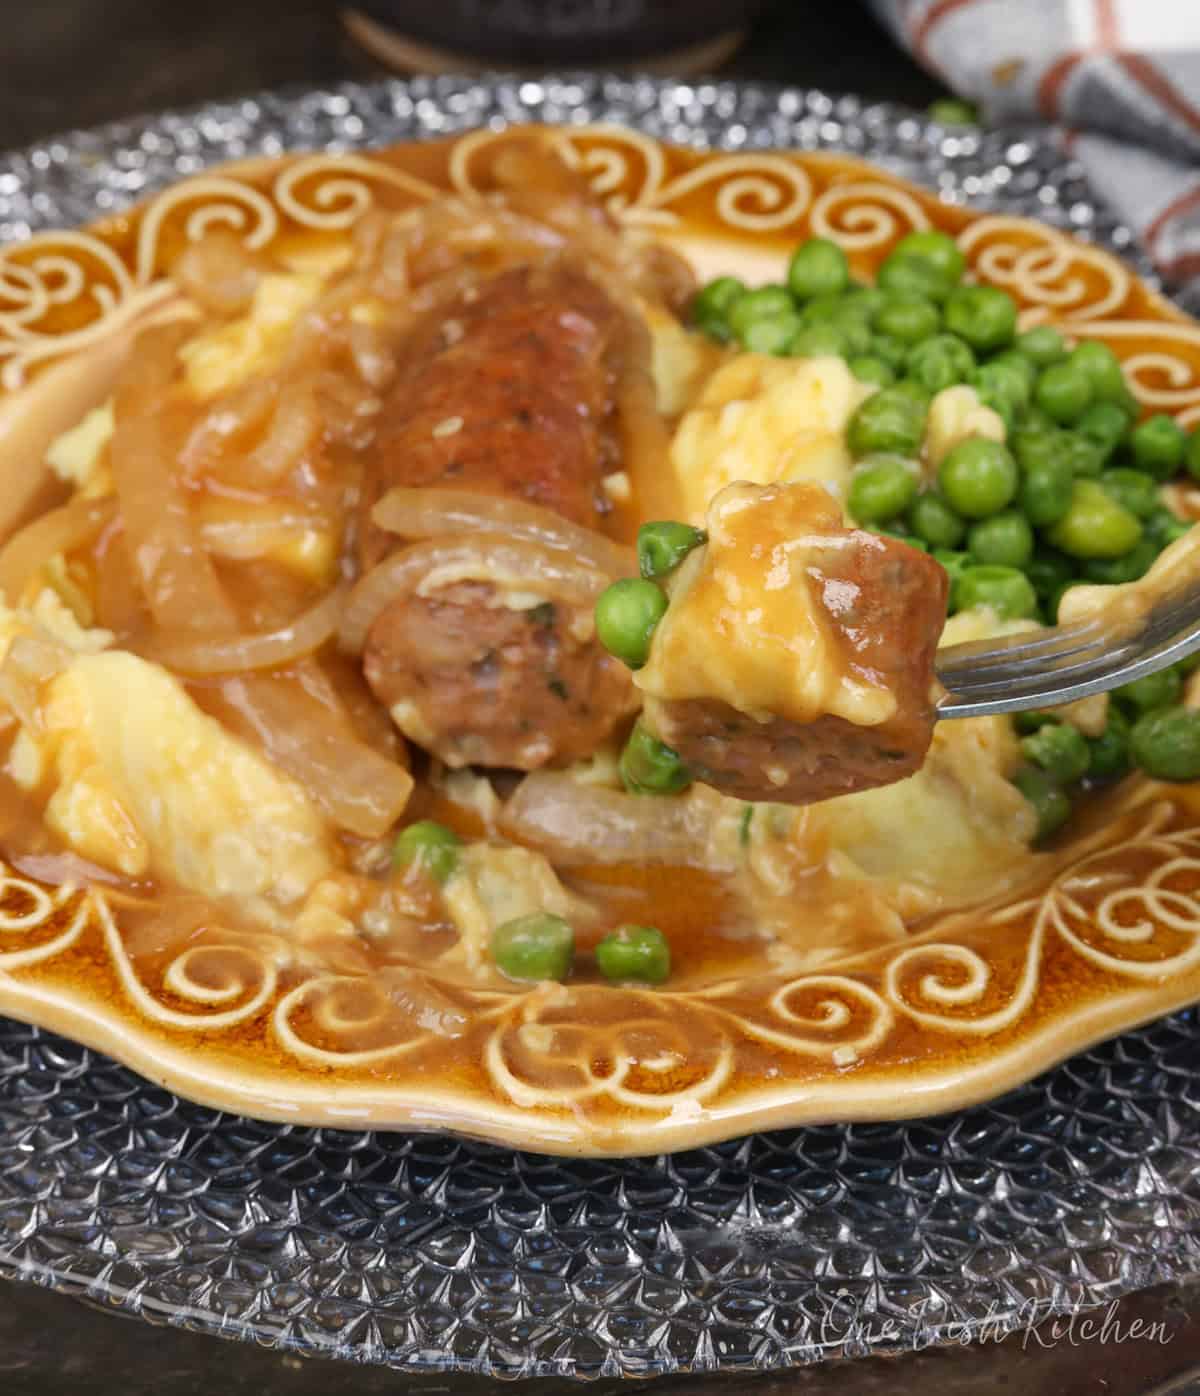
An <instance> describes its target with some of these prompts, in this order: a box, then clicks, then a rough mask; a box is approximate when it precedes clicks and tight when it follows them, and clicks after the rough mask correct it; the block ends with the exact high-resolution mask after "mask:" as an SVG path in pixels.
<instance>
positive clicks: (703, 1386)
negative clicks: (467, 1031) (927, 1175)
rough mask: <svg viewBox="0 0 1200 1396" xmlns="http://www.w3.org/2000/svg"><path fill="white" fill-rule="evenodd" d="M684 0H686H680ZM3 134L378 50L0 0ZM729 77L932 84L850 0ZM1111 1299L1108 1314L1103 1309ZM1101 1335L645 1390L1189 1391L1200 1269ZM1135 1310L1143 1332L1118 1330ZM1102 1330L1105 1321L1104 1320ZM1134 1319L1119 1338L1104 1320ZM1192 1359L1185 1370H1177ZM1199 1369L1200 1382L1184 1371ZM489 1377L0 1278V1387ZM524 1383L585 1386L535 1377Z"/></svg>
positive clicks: (296, 17) (257, 19)
mask: <svg viewBox="0 0 1200 1396" xmlns="http://www.w3.org/2000/svg"><path fill="white" fill-rule="evenodd" d="M679 2H680V3H681V4H683V3H686V0H679ZM0 9H2V10H3V12H4V14H5V19H6V21H7V22H6V23H5V25H4V30H5V33H4V41H3V44H0V149H4V148H8V147H11V146H15V145H21V144H23V143H25V142H28V141H33V140H36V139H39V138H40V137H43V136H46V135H49V134H50V133H52V132H54V131H58V130H63V129H65V128H67V127H78V126H90V125H94V124H96V123H98V122H102V121H108V120H112V119H114V118H117V117H121V116H128V115H132V114H135V113H137V112H142V111H148V110H152V109H154V108H157V107H165V106H178V105H185V104H188V103H193V102H200V101H204V100H206V99H209V98H218V97H226V96H231V95H234V94H237V93H242V92H246V91H250V90H253V89H256V88H262V87H273V86H280V85H283V84H285V83H312V84H314V85H316V84H321V83H326V82H331V81H336V80H338V79H343V78H354V77H370V76H373V75H375V74H376V73H378V72H379V71H380V70H379V69H378V67H377V66H376V65H375V64H374V63H373V62H372V61H371V60H370V59H369V58H367V57H366V56H365V55H364V54H363V53H362V52H361V51H360V50H358V49H357V48H356V47H355V46H354V45H353V44H352V43H351V42H350V40H349V39H347V38H346V37H345V35H344V34H343V32H342V30H341V27H340V25H339V22H338V19H337V14H336V5H335V4H334V3H333V0H203V3H199V4H188V3H184V0H25V2H24V3H18V0H0ZM726 71H727V72H729V73H730V74H732V75H734V76H738V77H752V78H766V79H770V80H773V81H778V82H790V83H797V84H800V85H808V86H818V87H824V88H827V89H830V90H843V91H854V92H859V93H861V94H863V95H865V96H869V97H873V98H879V99H884V98H888V99H892V100H895V101H901V102H907V103H910V104H912V105H914V106H924V105H925V104H927V103H928V102H929V101H931V100H932V99H933V98H934V97H936V96H938V95H940V88H939V87H938V85H937V84H936V83H935V82H934V81H933V80H932V79H931V78H930V77H928V76H927V75H926V74H925V73H923V72H922V71H921V70H920V69H919V68H917V67H916V66H915V65H914V64H913V63H911V62H910V61H909V60H908V59H907V58H905V57H904V56H903V55H902V54H901V53H899V52H898V51H897V50H896V49H895V48H894V47H893V45H892V44H891V42H890V41H889V39H888V37H887V35H886V34H885V33H884V32H883V30H881V29H880V28H879V27H878V26H877V25H876V24H875V22H874V20H873V19H871V18H870V16H869V15H868V13H867V12H866V10H865V8H860V7H859V6H858V5H857V4H855V3H853V0H842V3H840V4H821V5H817V4H809V3H806V0H780V3H777V4H776V5H775V6H774V8H773V9H772V10H771V11H770V13H769V14H768V15H767V17H766V18H765V19H764V20H762V21H761V22H760V24H759V25H758V26H757V27H756V29H755V30H754V33H753V35H752V36H751V39H750V42H749V43H748V44H747V45H746V47H745V48H744V49H743V50H742V52H741V53H740V54H739V55H738V57H737V58H736V59H735V60H734V61H733V62H732V63H731V64H730V65H729V66H728V68H727V69H726ZM1102 1317H1103V1316H1101V1318H1102ZM1116 1318H1117V1319H1118V1320H1119V1327H1116V1326H1114V1324H1112V1323H1110V1324H1109V1325H1108V1330H1107V1335H1106V1336H1104V1337H1103V1338H1102V1337H1100V1336H1096V1337H1092V1338H1090V1339H1089V1338H1088V1337H1087V1336H1086V1331H1085V1328H1084V1326H1083V1324H1082V1322H1080V1321H1077V1322H1076V1323H1075V1324H1074V1325H1067V1324H1060V1325H1059V1326H1058V1328H1057V1329H1055V1328H1050V1327H1043V1328H1041V1329H1038V1330H1035V1331H1033V1332H1030V1333H1023V1334H1017V1335H1014V1336H1013V1337H1012V1338H1010V1339H1008V1340H1006V1341H1005V1342H1003V1343H992V1344H985V1345H984V1346H982V1347H973V1348H949V1349H938V1350H936V1351H934V1350H930V1351H925V1352H919V1353H912V1354H906V1355H904V1356H901V1357H895V1358H875V1359H871V1360H867V1361H861V1362H854V1363H840V1362H839V1363H829V1364H825V1365H824V1366H821V1367H815V1368H807V1369H799V1370H797V1371H795V1372H791V1373H786V1374H777V1375H771V1376H766V1377H761V1378H750V1377H737V1378H732V1379H719V1378H717V1379H714V1378H708V1379H701V1378H692V1377H677V1378H671V1379H668V1380H663V1381H657V1382H651V1383H649V1384H645V1385H643V1384H640V1383H639V1384H637V1385H636V1386H635V1387H633V1388H632V1390H634V1391H636V1392H643V1393H645V1396H667V1393H671V1396H702V1393H703V1394H707V1393H712V1392H728V1393H729V1396H743V1393H744V1396H800V1393H818V1392H822V1393H823V1392H829V1391H833V1390H835V1389H836V1390H838V1391H840V1392H855V1393H875V1392H884V1391H888V1392H890V1393H893V1396H900V1393H904V1392H908V1391H914V1392H916V1391H920V1392H927V1391H934V1390H936V1391H937V1392H938V1393H939V1396H965V1393H976V1392H992V1391H996V1390H1006V1391H1011V1392H1013V1393H1020V1396H1076V1393H1079V1396H1084V1394H1085V1393H1093V1392H1098V1393H1105V1396H1135V1393H1136V1394H1137V1396H1145V1393H1149V1392H1154V1391H1161V1392H1166V1391H1167V1390H1170V1391H1173V1392H1183V1391H1186V1390H1200V1286H1195V1287H1163V1288H1160V1289H1157V1290H1151V1291H1147V1292H1146V1293H1145V1294H1141V1295H1136V1296H1133V1297H1131V1298H1128V1299H1125V1300H1123V1301H1122V1302H1121V1304H1120V1306H1119V1311H1118V1313H1117V1315H1116ZM1136 1320H1140V1321H1141V1331H1147V1330H1149V1329H1150V1328H1151V1325H1157V1327H1155V1328H1153V1329H1152V1331H1153V1333H1154V1334H1155V1336H1154V1337H1152V1338H1149V1339H1145V1338H1142V1339H1133V1340H1128V1337H1127V1335H1128V1334H1129V1333H1130V1332H1131V1331H1137V1330H1135V1329H1134V1324H1135V1321H1136ZM1093 1330H1094V1331H1095V1332H1096V1333H1097V1334H1101V1333H1103V1331H1104V1330H1103V1327H1102V1324H1101V1323H1100V1322H1093ZM1114 1333H1122V1334H1124V1335H1126V1337H1127V1340H1126V1341H1124V1342H1120V1343H1117V1342H1114V1341H1113V1334H1114ZM1189 1373H1190V1374H1191V1376H1190V1377H1189V1375H1188V1374H1189ZM1193 1382H1195V1383H1196V1384H1195V1385H1193ZM496 1389H497V1383H495V1382H490V1381H475V1380H456V1379H454V1378H451V1377H421V1378H405V1377H403V1376H400V1375H397V1374H396V1373H393V1372H388V1371H386V1370H382V1369H363V1368H358V1367H349V1366H345V1367H342V1366H337V1365H334V1364H330V1363H328V1362H316V1361H300V1360H298V1359H296V1358H293V1357H284V1356H280V1355H279V1354H277V1353H274V1352H270V1351H266V1350H264V1349H261V1348H256V1347H252V1346H249V1345H245V1346H239V1347H237V1348H233V1347H230V1346H228V1345H226V1344H224V1343H221V1342H219V1341H218V1340H216V1339H212V1338H206V1337H199V1336H196V1335H194V1334H190V1333H185V1332H179V1331H176V1330H171V1329H167V1330H164V1329H153V1328H150V1327H148V1326H146V1325H144V1324H140V1323H137V1322H134V1321H131V1320H128V1319H124V1318H121V1317H118V1316H115V1315H113V1314H111V1313H107V1312H105V1311H104V1310H103V1309H102V1308H98V1307H90V1306H85V1305H83V1304H80V1303H78V1302H76V1301H73V1300H69V1299H65V1298H63V1297H62V1296H59V1295H56V1294H52V1293H49V1292H48V1291H46V1290H43V1289H39V1288H36V1287H34V1286H23V1285H12V1284H3V1283H0V1396H68V1393H69V1396H77V1393H79V1392H82V1391H86V1392H87V1393H88V1396H143V1394H145V1396H150V1393H153V1396H209V1393H214V1396H215V1393H217V1392H219V1393H220V1394H221V1396H263V1393H266V1396H317V1393H320V1396H340V1393H343V1392H345V1393H349V1392H354V1393H355V1396H375V1393H398V1394H400V1393H402V1394H403V1396H483V1393H485V1392H495V1391H496ZM503 1389H504V1390H514V1391H518V1390H519V1391H520V1392H521V1393H523V1396H550V1393H556V1396H557V1394H558V1393H563V1392H565V1391H576V1392H577V1391H588V1392H590V1393H592V1396H615V1393H616V1392H617V1391H618V1390H621V1391H622V1392H624V1391H628V1390H629V1389H630V1388H629V1387H628V1386H624V1387H622V1386H621V1384H620V1383H611V1382H602V1383H598V1384H595V1385H590V1386H587V1387H577V1386H569V1385H568V1384H565V1383H562V1382H534V1383H527V1384H524V1385H522V1386H520V1387H519V1388H518V1387H509V1386H508V1384H507V1383H506V1384H504V1387H503Z"/></svg>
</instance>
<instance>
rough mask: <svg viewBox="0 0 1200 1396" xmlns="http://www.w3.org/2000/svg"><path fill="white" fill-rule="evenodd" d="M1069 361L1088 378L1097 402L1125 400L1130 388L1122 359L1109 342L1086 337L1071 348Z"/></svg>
mask: <svg viewBox="0 0 1200 1396" xmlns="http://www.w3.org/2000/svg"><path fill="white" fill-rule="evenodd" d="M1067 362H1068V363H1069V364H1071V366H1072V367H1073V368H1076V369H1078V370H1079V371H1080V372H1081V373H1083V375H1084V377H1085V378H1087V380H1088V383H1089V384H1090V385H1091V389H1092V397H1093V398H1094V399H1095V400H1096V401H1097V402H1124V401H1125V399H1126V397H1127V394H1128V389H1127V388H1126V386H1125V374H1124V372H1123V371H1122V369H1121V360H1120V359H1118V358H1117V356H1116V355H1115V354H1114V353H1113V351H1112V350H1111V349H1110V348H1109V347H1108V345H1107V344H1102V343H1101V342H1100V341H1099V340H1098V339H1085V340H1084V341H1083V342H1082V343H1081V344H1077V345H1076V346H1075V348H1074V349H1072V350H1071V353H1070V355H1069V357H1068V359H1067Z"/></svg>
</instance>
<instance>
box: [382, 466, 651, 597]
mask: <svg viewBox="0 0 1200 1396" xmlns="http://www.w3.org/2000/svg"><path fill="white" fill-rule="evenodd" d="M371 518H372V520H373V521H374V523H376V524H377V525H378V526H379V527H380V528H382V529H386V530H387V532H389V533H396V534H399V535H400V536H401V537H403V538H441V537H445V536H448V535H451V536H452V535H455V534H460V533H469V534H481V533H482V534H497V535H500V536H502V537H505V538H514V539H520V540H521V541H523V542H526V543H540V544H541V545H542V547H545V548H553V549H554V551H555V552H562V553H570V554H571V555H572V556H573V557H575V558H577V559H578V560H579V561H580V562H582V563H585V564H586V565H587V566H588V567H594V568H595V569H596V571H597V572H603V573H604V575H605V576H606V577H627V576H630V575H631V574H632V573H633V572H635V571H636V570H637V564H636V562H635V560H634V556H633V551H632V549H630V548H625V547H622V546H621V544H620V543H614V542H613V541H612V539H610V538H606V537H605V536H604V535H603V534H602V533H597V532H596V531H595V530H594V529H590V528H581V527H580V526H579V525H578V524H574V523H571V522H570V520H568V519H564V518H562V517H561V516H560V515H558V514H556V513H554V512H553V510H550V509H543V508H542V507H541V506H540V505H537V504H528V503H526V501H525V500H523V499H512V498H509V497H508V496H506V495H501V494H474V493H472V492H471V491H469V490H445V489H434V488H430V489H406V488H404V487H403V486H398V487H397V488H396V489H392V490H388V492H387V493H386V494H385V495H384V496H383V498H382V499H380V501H379V503H378V504H376V506H375V508H374V509H373V510H372V511H371Z"/></svg>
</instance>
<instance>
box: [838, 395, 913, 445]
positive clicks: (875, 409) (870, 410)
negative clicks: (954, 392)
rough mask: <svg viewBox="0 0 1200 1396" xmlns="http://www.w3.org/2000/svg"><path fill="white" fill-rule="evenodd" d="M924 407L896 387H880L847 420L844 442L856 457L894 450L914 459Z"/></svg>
mask: <svg viewBox="0 0 1200 1396" xmlns="http://www.w3.org/2000/svg"><path fill="white" fill-rule="evenodd" d="M926 410H927V409H926V407H925V405H924V404H923V403H920V402H917V401H915V400H914V399H913V397H911V396H910V395H909V394H908V393H907V392H902V391H901V390H900V388H899V386H898V385H897V386H896V387H892V388H880V390H879V391H878V392H877V393H872V395H871V396H870V397H869V398H867V400H866V401H865V402H864V403H862V404H861V405H860V406H859V408H858V410H857V411H856V412H855V413H854V415H853V417H851V418H850V422H849V425H848V426H847V428H846V442H847V444H848V445H849V447H850V451H851V454H852V455H854V456H856V457H862V456H865V455H869V454H870V453H871V452H872V451H897V452H899V454H900V455H903V456H914V455H916V453H917V450H918V448H919V447H920V445H921V437H922V435H923V434H924V430H925V413H926Z"/></svg>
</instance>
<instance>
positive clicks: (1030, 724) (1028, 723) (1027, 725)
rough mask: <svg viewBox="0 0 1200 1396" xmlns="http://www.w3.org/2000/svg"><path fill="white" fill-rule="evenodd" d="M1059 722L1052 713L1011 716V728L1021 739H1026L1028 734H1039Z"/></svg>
mask: <svg viewBox="0 0 1200 1396" xmlns="http://www.w3.org/2000/svg"><path fill="white" fill-rule="evenodd" d="M1061 721H1062V719H1061V718H1060V717H1059V716H1058V715H1057V714H1055V713H1052V712H1024V713H1013V716H1012V724H1013V726H1014V727H1015V728H1016V729H1017V731H1018V732H1019V733H1020V734H1021V735H1022V736H1023V737H1027V736H1028V735H1029V733H1030V732H1040V731H1041V730H1042V728H1043V727H1045V726H1047V725H1048V724H1050V723H1055V722H1061Z"/></svg>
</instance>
